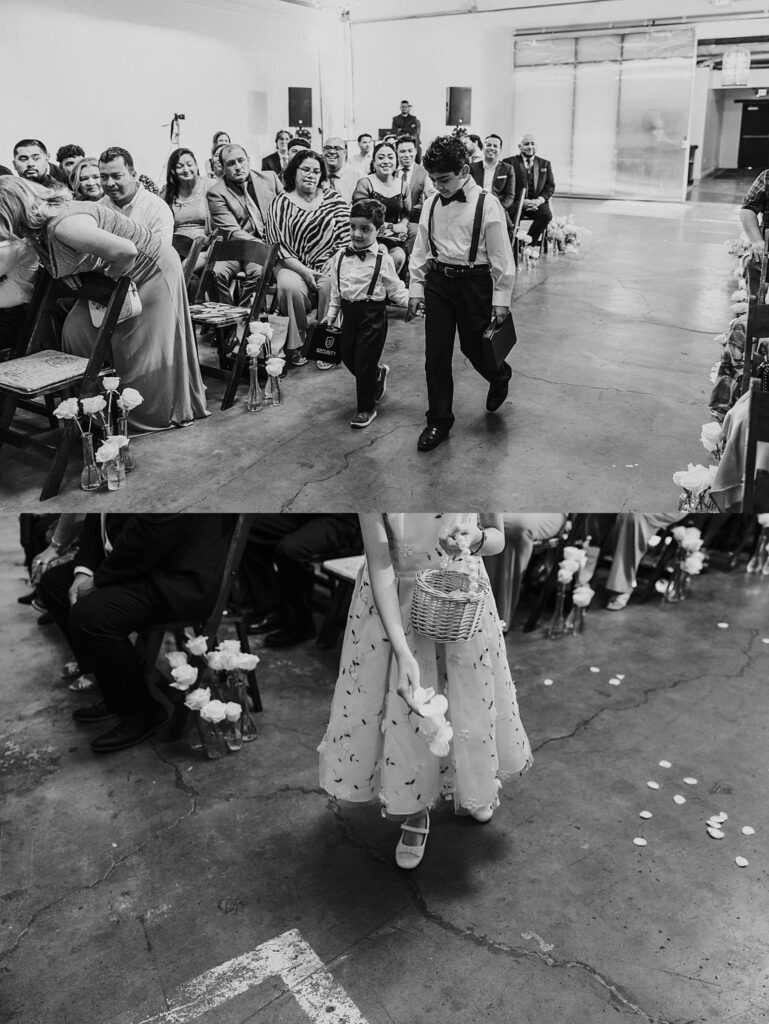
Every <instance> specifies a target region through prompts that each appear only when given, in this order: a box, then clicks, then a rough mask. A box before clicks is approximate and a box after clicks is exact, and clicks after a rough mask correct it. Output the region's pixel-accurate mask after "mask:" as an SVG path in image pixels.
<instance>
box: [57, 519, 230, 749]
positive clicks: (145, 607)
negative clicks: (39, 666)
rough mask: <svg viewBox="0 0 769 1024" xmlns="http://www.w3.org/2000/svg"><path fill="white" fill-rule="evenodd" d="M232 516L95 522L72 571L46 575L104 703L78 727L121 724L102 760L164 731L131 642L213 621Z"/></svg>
mask: <svg viewBox="0 0 769 1024" xmlns="http://www.w3.org/2000/svg"><path fill="white" fill-rule="evenodd" d="M232 526H233V523H232V517H231V516H221V515H191V514H187V515H182V514H179V513H175V514H162V515H160V514H158V515H106V514H104V513H102V514H91V515H87V516H86V519H85V523H84V526H83V533H82V537H81V541H80V548H79V550H78V552H77V555H76V556H75V558H74V560H73V561H72V562H66V563H64V564H61V565H57V566H54V567H53V568H51V569H49V570H48V572H46V573H44V575H43V577H42V579H41V581H40V584H39V593H40V597H41V600H42V602H43V604H44V605H45V607H46V608H47V609H48V611H49V612H50V613H51V615H52V616H53V619H54V621H55V622H56V624H57V625H58V626H59V628H60V629H61V631H62V633H63V634H64V636H65V637H66V639H67V641H68V642H69V644H70V647H71V648H72V652H73V654H74V655H75V660H76V661H77V663H78V665H79V666H80V668H81V670H82V671H83V672H91V673H93V674H94V676H95V678H96V682H97V683H98V685H99V688H100V690H101V695H102V700H101V701H99V702H98V703H97V704H94V705H93V706H92V707H85V708H79V709H78V710H77V711H75V712H74V713H73V718H74V719H75V720H76V721H78V722H81V723H83V724H95V723H98V722H104V721H108V720H110V719H114V718H117V722H116V723H115V724H113V726H112V728H111V729H110V730H109V731H108V732H106V733H104V734H103V735H102V736H98V737H96V739H94V740H93V741H92V742H91V749H92V750H93V751H94V752H95V753H98V754H106V753H111V752H112V751H115V750H124V749H126V748H127V747H132V746H134V745H135V744H137V743H140V742H141V741H142V740H144V739H146V738H147V737H148V736H151V735H152V733H154V732H155V731H157V729H159V728H160V727H161V726H162V725H163V724H164V722H165V719H166V715H165V711H164V710H163V708H162V707H161V706H160V705H159V704H158V703H157V701H155V699H154V698H153V697H152V694H151V693H150V690H149V688H148V686H147V681H146V679H145V678H144V675H143V672H142V666H141V662H140V660H139V657H138V655H137V652H136V650H135V648H134V645H133V644H132V643H131V640H130V635H131V633H134V632H137V631H139V630H142V629H146V628H147V627H150V626H152V625H159V624H161V623H163V622H178V621H184V620H185V619H192V620H193V621H194V620H197V619H201V620H202V619H205V618H206V616H207V615H208V614H209V613H210V611H211V609H212V608H213V605H214V602H215V600H216V596H217V594H218V592H219V586H220V583H221V577H222V571H223V569H224V564H225V561H226V559H227V551H228V546H229V540H230V534H231V531H232Z"/></svg>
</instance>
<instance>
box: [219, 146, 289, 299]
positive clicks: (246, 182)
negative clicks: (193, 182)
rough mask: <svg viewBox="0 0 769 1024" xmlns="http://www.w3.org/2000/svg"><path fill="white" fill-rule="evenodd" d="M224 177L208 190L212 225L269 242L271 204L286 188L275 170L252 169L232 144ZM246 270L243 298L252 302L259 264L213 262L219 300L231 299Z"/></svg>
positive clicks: (222, 232) (230, 233)
mask: <svg viewBox="0 0 769 1024" xmlns="http://www.w3.org/2000/svg"><path fill="white" fill-rule="evenodd" d="M221 159H222V168H223V171H224V173H223V176H222V178H221V179H220V180H219V181H217V182H216V183H215V184H214V185H211V187H210V188H209V189H208V192H207V193H206V200H207V202H208V209H209V212H210V215H211V225H212V227H213V228H214V229H215V230H216V231H218V232H219V233H220V235H221V236H222V237H224V238H227V239H230V238H255V239H258V240H259V241H266V236H265V223H266V221H267V211H268V210H269V208H270V203H271V202H272V201H273V199H274V198H275V196H276V195H278V194H279V193H281V192H282V191H283V186H282V185H281V183H280V178H279V177H278V176H277V174H276V173H275V172H274V171H252V170H251V163H250V159H249V156H248V153H247V152H246V151H245V149H244V148H243V147H242V146H239V145H237V144H236V143H231V144H230V145H228V146H225V147H224V148H223V149H222V153H221ZM241 271H242V272H243V273H244V274H245V280H244V281H243V283H242V286H241V297H242V299H241V301H242V302H243V303H244V304H245V303H250V302H251V300H252V298H253V295H254V292H255V291H256V286H257V283H258V281H259V277H260V276H261V273H262V268H261V266H260V265H259V264H258V263H242V262H239V261H238V260H224V261H221V262H219V263H215V264H214V277H215V278H216V287H217V291H218V293H219V301H220V302H227V303H230V302H232V295H231V293H230V286H231V284H232V281H233V278H234V277H235V275H236V274H238V273H240V272H241Z"/></svg>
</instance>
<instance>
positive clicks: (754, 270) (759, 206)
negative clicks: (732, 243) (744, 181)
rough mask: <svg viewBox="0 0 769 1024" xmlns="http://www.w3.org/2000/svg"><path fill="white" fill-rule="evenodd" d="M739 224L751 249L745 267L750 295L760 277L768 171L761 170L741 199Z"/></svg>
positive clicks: (767, 220)
mask: <svg viewBox="0 0 769 1024" xmlns="http://www.w3.org/2000/svg"><path fill="white" fill-rule="evenodd" d="M740 224H741V225H742V230H743V231H744V232H745V234H746V235H747V236H748V240H749V242H750V247H751V250H752V253H751V258H750V261H749V262H748V263H747V266H746V269H747V274H748V290H749V292H750V294H751V295H755V294H756V292H757V291H758V283H759V279H760V277H761V254H762V253H763V251H764V234H765V232H766V231H767V229H769V171H762V172H761V173H760V174H759V176H758V177H757V178H756V180H755V181H754V182H753V184H752V185H751V186H750V188H749V189H748V191H747V193H746V195H745V198H744V199H743V201H742V208H741V210H740Z"/></svg>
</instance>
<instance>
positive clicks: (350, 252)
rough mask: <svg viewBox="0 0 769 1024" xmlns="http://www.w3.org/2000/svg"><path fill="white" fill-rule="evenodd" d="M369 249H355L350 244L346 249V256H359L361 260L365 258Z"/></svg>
mask: <svg viewBox="0 0 769 1024" xmlns="http://www.w3.org/2000/svg"><path fill="white" fill-rule="evenodd" d="M367 252H368V249H353V247H352V246H351V245H348V246H347V248H346V249H345V251H344V254H345V256H357V257H358V259H359V260H365V258H366V253H367Z"/></svg>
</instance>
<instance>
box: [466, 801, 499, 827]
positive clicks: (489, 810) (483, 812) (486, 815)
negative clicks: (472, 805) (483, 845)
mask: <svg viewBox="0 0 769 1024" xmlns="http://www.w3.org/2000/svg"><path fill="white" fill-rule="evenodd" d="M493 814H494V808H493V807H492V806H491V804H486V806H485V807H476V809H475V810H474V811H470V816H471V817H472V818H475V820H476V821H480V822H481V823H484V822H487V821H491V816H492V815H493Z"/></svg>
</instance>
